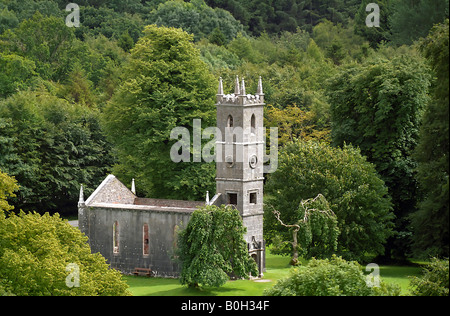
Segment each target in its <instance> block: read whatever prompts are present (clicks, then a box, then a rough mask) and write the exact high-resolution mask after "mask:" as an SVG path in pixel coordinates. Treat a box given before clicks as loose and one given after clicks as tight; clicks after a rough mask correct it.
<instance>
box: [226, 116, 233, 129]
mask: <svg viewBox="0 0 450 316" xmlns="http://www.w3.org/2000/svg"><path fill="white" fill-rule="evenodd" d="M227 127H233V117H232V116H231V115H228V120H227Z"/></svg>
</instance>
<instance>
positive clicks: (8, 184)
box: [0, 138, 19, 213]
mask: <svg viewBox="0 0 450 316" xmlns="http://www.w3.org/2000/svg"><path fill="white" fill-rule="evenodd" d="M0 141H1V138H0ZM18 189H19V186H18V185H17V181H16V179H14V178H11V177H9V176H8V175H7V174H6V173H3V172H2V171H1V170H0V213H3V211H9V210H12V209H13V208H14V207H13V206H11V205H9V204H8V201H7V198H8V197H14V196H15V194H14V191H17V190H18Z"/></svg>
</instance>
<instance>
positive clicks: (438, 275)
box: [410, 258, 449, 296]
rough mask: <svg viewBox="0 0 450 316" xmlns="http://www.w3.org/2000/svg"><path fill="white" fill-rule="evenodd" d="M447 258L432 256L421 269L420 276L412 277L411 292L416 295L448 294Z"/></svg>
mask: <svg viewBox="0 0 450 316" xmlns="http://www.w3.org/2000/svg"><path fill="white" fill-rule="evenodd" d="M448 286H449V263H448V259H446V260H439V259H437V258H432V260H431V262H430V263H428V264H427V265H426V266H425V267H424V268H423V271H422V275H421V276H420V277H412V278H411V283H410V288H411V293H412V294H413V295H417V296H448V294H449V290H448V289H449V288H448Z"/></svg>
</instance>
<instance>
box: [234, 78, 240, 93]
mask: <svg viewBox="0 0 450 316" xmlns="http://www.w3.org/2000/svg"><path fill="white" fill-rule="evenodd" d="M240 94H241V89H240V88H239V76H237V75H236V83H235V86H234V95H240Z"/></svg>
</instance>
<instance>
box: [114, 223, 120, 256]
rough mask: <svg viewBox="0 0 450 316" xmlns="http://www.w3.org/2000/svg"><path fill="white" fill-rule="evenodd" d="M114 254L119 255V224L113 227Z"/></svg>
mask: <svg viewBox="0 0 450 316" xmlns="http://www.w3.org/2000/svg"><path fill="white" fill-rule="evenodd" d="M113 253H119V222H118V221H115V222H114V225H113Z"/></svg>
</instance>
